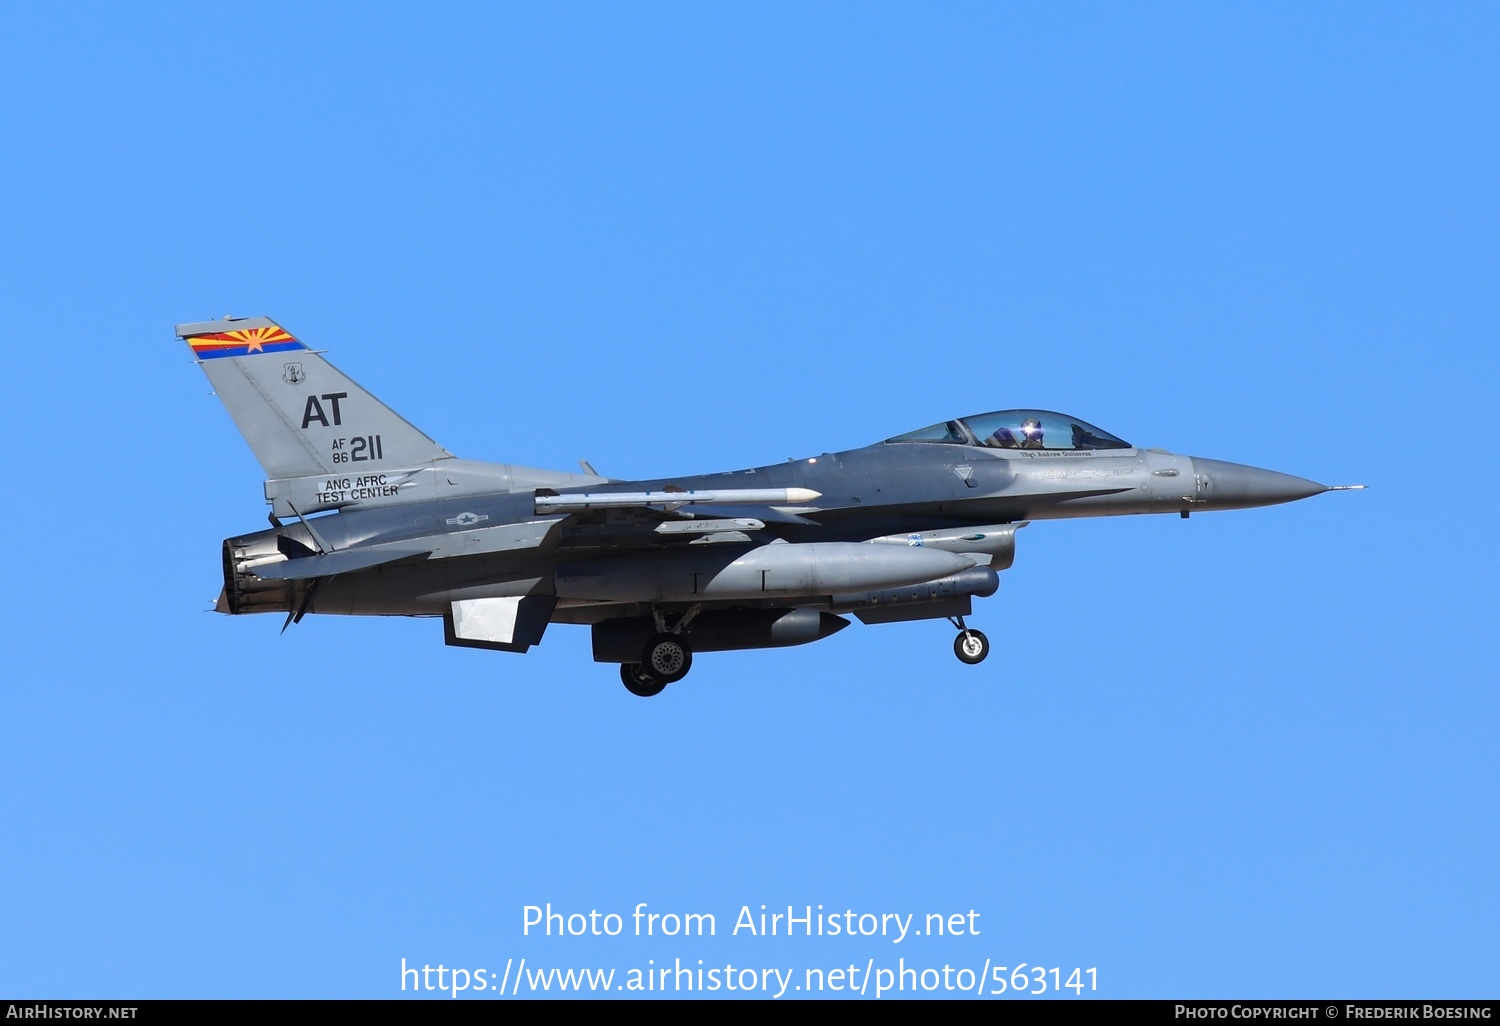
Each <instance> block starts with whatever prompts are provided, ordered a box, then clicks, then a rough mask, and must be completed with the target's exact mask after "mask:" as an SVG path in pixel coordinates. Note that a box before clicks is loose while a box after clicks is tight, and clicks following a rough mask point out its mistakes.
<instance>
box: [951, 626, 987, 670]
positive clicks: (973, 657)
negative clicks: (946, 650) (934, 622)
mask: <svg viewBox="0 0 1500 1026" xmlns="http://www.w3.org/2000/svg"><path fill="white" fill-rule="evenodd" d="M948 622H949V623H951V624H953V626H955V627H957V628H958V637H956V638H954V639H953V654H954V655H956V656H958V659H959V661H960V662H964V663H968V664H969V665H970V666H973V665H975V664H976V663H982V662H984V657H985V656H987V655H989V654H990V639H989V638H987V637H985V636H984V632H983V631H977V630H975V629H974V628H972V627H969V626H967V625H965V624H964V618H963V617H961V616H955V617H951V618H950V619H949V620H948Z"/></svg>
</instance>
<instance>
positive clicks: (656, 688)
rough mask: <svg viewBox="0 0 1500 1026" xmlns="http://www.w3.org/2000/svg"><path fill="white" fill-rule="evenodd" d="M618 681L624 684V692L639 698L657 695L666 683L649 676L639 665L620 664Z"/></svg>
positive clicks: (664, 687)
mask: <svg viewBox="0 0 1500 1026" xmlns="http://www.w3.org/2000/svg"><path fill="white" fill-rule="evenodd" d="M620 680H621V682H623V683H624V685H625V690H626V691H629V692H630V693H631V694H632V695H636V696H639V697H640V698H650V697H651V696H652V695H659V694H661V693H662V691H664V690H665V689H666V686H667V682H666V681H664V680H658V679H656V678H655V677H653V676H651V674H649V673H647V672H646V670H645V668H644V667H642V666H641V664H640V663H621V664H620Z"/></svg>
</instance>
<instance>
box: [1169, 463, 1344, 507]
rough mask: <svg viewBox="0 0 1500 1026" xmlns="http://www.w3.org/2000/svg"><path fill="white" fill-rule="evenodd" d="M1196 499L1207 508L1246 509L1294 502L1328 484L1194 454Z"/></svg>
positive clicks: (1321, 489)
mask: <svg viewBox="0 0 1500 1026" xmlns="http://www.w3.org/2000/svg"><path fill="white" fill-rule="evenodd" d="M1193 473H1194V474H1195V475H1197V478H1198V499H1199V501H1200V502H1202V503H1203V504H1204V505H1205V506H1206V507H1207V508H1209V509H1215V508H1217V509H1247V508H1249V507H1252V506H1274V505H1275V504H1276V503H1278V502H1295V501H1296V500H1297V499H1305V498H1307V497H1308V496H1310V495H1317V494H1319V493H1321V492H1326V491H1328V486H1327V485H1321V484H1318V482H1316V481H1309V480H1308V479H1307V478H1305V477H1293V476H1292V475H1291V474H1282V473H1280V472H1278V471H1275V470H1262V469H1260V468H1259V467H1247V466H1245V465H1244V464H1241V463H1225V462H1224V461H1223V460H1206V459H1203V458H1201V457H1198V456H1194V457H1193Z"/></svg>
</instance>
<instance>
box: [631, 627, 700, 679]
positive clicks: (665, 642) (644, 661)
mask: <svg viewBox="0 0 1500 1026" xmlns="http://www.w3.org/2000/svg"><path fill="white" fill-rule="evenodd" d="M692 668H693V651H692V649H690V648H688V645H687V642H685V641H683V640H682V637H681V635H677V634H665V633H664V634H658V635H656V636H654V637H653V638H652V639H651V640H650V641H648V642H646V647H645V648H644V649H643V650H642V651H641V669H643V670H644V671H645V672H646V673H648V674H650V675H651V676H653V677H655V678H656V679H657V680H659V681H661V682H662V683H663V684H675V683H677V682H678V681H679V680H681V679H682V678H684V677H686V676H687V672H688V671H689V670H691V669H692Z"/></svg>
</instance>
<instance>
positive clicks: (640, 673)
mask: <svg viewBox="0 0 1500 1026" xmlns="http://www.w3.org/2000/svg"><path fill="white" fill-rule="evenodd" d="M700 608H701V607H699V606H693V607H692V608H691V609H689V610H688V611H687V612H686V613H685V614H683V616H682V618H681V619H680V620H678V621H677V624H676V626H674V627H673V628H672V629H671V630H667V629H666V619H665V617H663V616H662V614H661V613H660V612H659V611H658V612H656V613H655V616H656V633H655V634H653V635H652V636H651V638H650V639H649V640H648V641H647V642H646V645H645V647H644V648H643V649H641V661H640V662H638V663H621V664H620V680H621V681H622V682H623V683H624V684H625V690H626V691H629V692H630V693H631V694H632V695H639V696H640V697H641V698H650V697H652V696H653V695H659V694H661V693H662V691H663V690H664V689H665V688H666V686H667V685H668V684H676V683H677V682H678V681H680V680H681V679H682V678H684V677H686V676H687V674H688V671H689V670H691V669H692V668H693V650H692V648H691V647H689V645H688V643H687V642H686V641H685V640H684V639H683V637H682V633H681V632H682V629H683V628H684V627H686V626H687V625H688V624H689V623H691V622H692V620H693V617H695V616H697V615H698V611H699V609H700Z"/></svg>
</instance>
